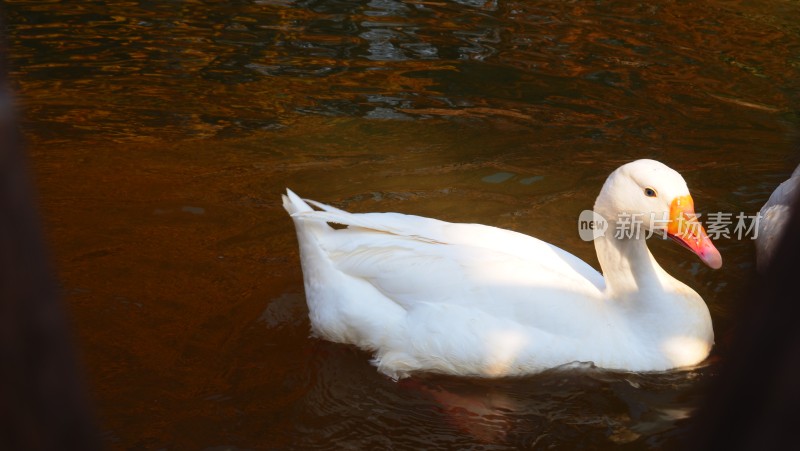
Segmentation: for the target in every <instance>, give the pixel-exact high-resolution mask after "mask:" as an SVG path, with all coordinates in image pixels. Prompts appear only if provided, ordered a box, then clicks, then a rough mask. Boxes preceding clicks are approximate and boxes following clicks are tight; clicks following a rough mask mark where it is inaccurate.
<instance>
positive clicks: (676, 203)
mask: <svg viewBox="0 0 800 451" xmlns="http://www.w3.org/2000/svg"><path fill="white" fill-rule="evenodd" d="M667 236H668V237H670V238H672V240H673V241H675V242H677V243H678V244H680V245H681V246H683V247H685V248H687V249H689V250H690V251H692V252H694V253H695V254H697V256H698V257H700V260H703V262H704V263H705V264H706V265H708V266H710V267H711V268H713V269H719V268H720V267H722V256H721V255H719V251H718V250H717V248H716V247H714V244H713V243H712V242H711V238H709V237H708V235H706V231H705V230H704V229H703V226H702V225H700V221H698V220H697V215H696V214H695V212H694V201H693V200H692V196H689V195H686V196H680V197H676V198H675V200H673V201H672V204H671V205H670V208H669V225H668V226H667Z"/></svg>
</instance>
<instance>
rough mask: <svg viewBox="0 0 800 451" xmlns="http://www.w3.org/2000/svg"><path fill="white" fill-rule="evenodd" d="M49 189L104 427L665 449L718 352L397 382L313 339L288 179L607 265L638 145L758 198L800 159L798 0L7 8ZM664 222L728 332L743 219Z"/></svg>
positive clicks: (670, 261)
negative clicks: (592, 238) (581, 233)
mask: <svg viewBox="0 0 800 451" xmlns="http://www.w3.org/2000/svg"><path fill="white" fill-rule="evenodd" d="M2 9H3V12H4V15H5V18H6V29H7V34H8V36H9V38H8V41H9V48H10V59H11V63H12V65H13V74H12V75H13V79H14V83H15V86H16V87H17V89H18V91H19V97H20V100H19V102H20V107H21V110H22V112H23V114H24V124H23V125H24V130H25V133H26V136H27V138H28V141H29V151H30V153H31V156H32V163H33V166H34V169H35V172H36V176H37V182H38V190H39V193H40V201H41V205H42V209H43V216H44V220H45V224H46V227H47V230H48V236H49V239H50V241H51V243H52V247H53V249H54V254H55V260H56V264H57V267H58V270H59V273H60V277H61V280H62V282H63V286H64V293H65V297H66V300H67V301H68V303H69V306H70V308H71V311H72V313H73V318H74V325H75V328H76V333H77V336H78V342H79V344H80V346H81V349H82V352H83V355H84V360H85V362H86V364H87V367H88V370H87V371H88V375H89V379H90V382H91V384H92V388H93V393H94V396H95V398H96V400H97V405H98V410H99V413H100V416H101V418H102V427H103V431H104V438H105V440H106V443H107V444H108V445H109V447H111V448H113V449H170V450H173V449H174V450H180V449H209V450H217V449H233V450H236V449H239V450H242V449H271V448H290V447H299V448H305V449H341V448H350V449H356V448H364V449H370V448H372V449H376V448H389V447H394V448H400V449H410V448H430V449H437V448H438V449H454V448H470V447H477V448H482V449H507V448H517V447H532V448H548V447H550V446H558V447H559V448H566V449H569V448H574V447H584V448H596V447H613V446H619V445H628V446H631V447H633V448H659V447H677V446H678V444H679V441H680V440H681V439H682V437H684V436H685V434H686V421H685V420H686V418H688V417H689V416H690V415H691V413H692V411H693V409H695V407H696V406H697V405H698V404H699V403H700V401H701V400H702V393H703V387H704V386H705V385H706V384H709V383H713V381H714V378H715V374H716V369H715V365H714V364H713V361H714V359H715V358H714V357H712V359H711V364H706V365H704V366H702V367H700V368H696V369H692V370H687V371H678V372H671V373H667V374H624V373H609V372H604V371H599V370H596V369H591V368H583V369H570V370H566V371H558V372H550V373H546V374H542V375H537V376H532V377H527V378H521V379H512V380H499V381H493V380H474V379H459V378H451V377H441V376H433V375H420V376H417V377H413V378H411V379H408V380H404V381H401V382H394V381H391V380H389V379H387V378H386V377H384V376H382V375H380V374H379V373H377V371H376V370H375V369H374V368H373V367H372V366H371V365H370V364H369V357H370V356H369V355H368V354H366V353H362V352H360V351H357V350H355V349H353V348H351V347H348V346H343V345H335V344H330V343H327V342H323V341H318V340H314V339H310V338H308V331H309V325H308V319H307V309H306V307H305V301H304V297H303V287H302V276H301V272H300V265H299V261H298V253H297V249H296V241H295V237H294V230H293V227H292V223H291V221H290V220H289V219H288V217H287V216H286V214H285V212H284V211H283V210H282V208H281V207H280V205H279V194H280V192H282V191H283V189H284V188H285V187H291V188H292V189H293V190H295V191H297V192H298V193H300V194H301V195H303V196H307V197H310V198H313V199H317V200H320V201H324V202H329V203H331V204H333V205H336V206H338V207H342V208H346V209H350V210H353V211H399V212H404V213H414V214H421V215H425V216H435V217H438V218H441V219H445V220H450V221H464V222H480V223H484V224H490V225H496V226H500V227H505V228H510V229H514V230H518V231H520V232H524V233H529V234H532V235H535V236H537V237H539V238H542V239H544V240H547V241H550V242H552V243H554V244H556V245H558V246H560V247H563V248H564V249H567V250H569V251H570V252H572V253H574V254H576V255H578V256H580V257H581V258H583V259H585V260H587V261H588V262H590V263H591V264H593V265H595V266H596V258H595V256H594V249H593V247H592V245H591V244H590V243H585V242H583V241H581V240H580V239H579V238H578V233H577V217H578V214H579V212H580V211H581V210H583V209H586V208H589V207H591V205H592V204H593V202H594V198H595V196H596V195H597V193H598V191H599V188H600V186H601V184H602V182H603V181H604V179H605V177H606V176H607V175H608V173H609V172H610V171H612V170H613V169H614V168H615V167H617V166H618V165H619V164H621V163H623V162H627V161H629V160H632V159H636V158H643V157H648V158H655V159H658V160H661V161H663V162H665V163H667V164H668V165H670V166H672V167H674V168H676V169H678V170H679V171H680V172H681V173H682V174H683V175H684V177H685V178H686V180H687V182H688V184H689V187H690V189H691V190H692V193H693V196H694V199H695V204H696V207H697V209H698V211H700V212H704V213H708V212H717V211H722V212H733V213H734V214H736V213H738V212H744V213H745V214H747V215H752V214H754V213H755V212H756V211H757V210H758V208H759V207H760V205H761V204H763V202H764V201H765V200H766V199H767V197H768V195H769V193H770V191H771V190H772V189H773V188H774V187H775V186H777V184H778V183H779V182H780V181H782V180H783V179H784V178H786V176H787V175H788V174H789V173H790V172H791V170H792V169H793V167H794V166H795V164H796V163H797V159H796V158H795V157H796V156H795V155H794V153H793V152H794V150H795V149H796V139H797V132H796V131H797V126H798V122H800V120H799V119H798V109H797V106H798V100H800V95H798V93H800V83H799V82H798V80H800V8H798V7H797V5H796V4H795V3H793V2H782V1H776V0H772V1H766V2H745V1H740V2H737V1H732V2H679V3H667V2H665V4H661V5H648V4H646V3H640V2H594V3H588V2H562V1H552V2H500V1H491V0H489V1H482V0H480V1H470V0H462V1H405V2H403V1H392V0H374V1H369V2H368V1H316V2H315V1H306V2H300V1H291V0H286V1H280V0H276V1H265V0H262V1H258V0H254V1H225V2H212V1H205V2H203V1H192V2H166V1H165V2H149V1H114V2H91V3H89V2H63V3H61V2H26V1H6V2H5V3H4V4H3V6H2ZM793 146H795V147H793ZM717 244H718V248H719V250H720V251H721V253H722V255H723V258H724V266H723V268H722V269H721V270H719V271H716V272H714V271H712V270H710V269H708V268H706V267H705V266H703V265H702V264H701V262H700V261H699V260H698V259H697V258H696V257H694V256H692V255H691V254H689V253H688V252H687V251H685V250H684V249H681V248H679V247H678V246H675V245H674V244H672V243H662V242H659V241H657V240H651V248H653V251H654V253H655V254H656V256H657V258H658V259H659V261H660V262H661V263H662V265H663V266H664V268H665V269H667V270H668V271H670V272H671V273H672V274H673V275H675V276H676V277H678V278H679V279H681V280H683V281H685V282H686V283H687V284H689V285H690V286H692V287H693V288H695V289H696V290H697V291H698V292H699V293H700V294H701V295H702V296H703V297H704V299H705V300H706V302H707V303H708V305H709V307H710V309H711V312H712V316H713V319H714V323H715V330H716V334H717V341H718V348H719V347H725V346H726V337H727V336H728V335H729V334H730V332H731V330H732V329H733V327H734V325H735V316H734V312H735V311H736V308H737V306H739V305H741V302H743V299H741V295H742V292H743V290H744V288H745V287H746V286H747V279H748V278H749V277H750V276H751V274H752V271H753V267H754V262H753V248H752V243H751V241H750V240H748V239H744V240H737V239H735V238H734V239H726V238H722V239H720V240H718V241H717Z"/></svg>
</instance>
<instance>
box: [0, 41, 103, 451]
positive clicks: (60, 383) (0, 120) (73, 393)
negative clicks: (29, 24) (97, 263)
mask: <svg viewBox="0 0 800 451" xmlns="http://www.w3.org/2000/svg"><path fill="white" fill-rule="evenodd" d="M2 47H3V46H2V45H0V48H2ZM2 54H7V52H2ZM4 64H5V62H4V61H0V450H82V451H83V450H85V451H91V450H96V449H99V448H100V445H99V440H98V434H97V430H96V429H95V426H94V422H93V419H92V415H91V413H90V408H89V403H88V401H87V399H88V398H87V395H86V390H85V387H84V385H83V381H82V377H81V376H80V371H79V369H78V365H77V364H76V354H75V351H74V348H73V344H72V336H71V334H70V330H69V328H68V326H67V323H68V322H67V319H66V316H65V311H64V308H63V305H62V303H61V299H60V298H59V295H58V286H57V283H56V281H55V278H54V276H53V274H52V271H51V268H50V267H49V264H48V256H47V253H46V251H45V247H44V245H43V238H42V231H41V228H40V223H39V218H38V215H37V212H36V209H35V208H34V205H35V203H34V201H33V194H32V189H31V182H30V179H29V170H28V167H27V163H26V161H25V157H24V153H23V150H22V143H21V139H20V133H19V130H18V129H17V124H16V117H15V109H14V100H13V95H12V93H11V89H10V87H9V85H8V81H7V77H6V75H7V72H6V68H5V66H4Z"/></svg>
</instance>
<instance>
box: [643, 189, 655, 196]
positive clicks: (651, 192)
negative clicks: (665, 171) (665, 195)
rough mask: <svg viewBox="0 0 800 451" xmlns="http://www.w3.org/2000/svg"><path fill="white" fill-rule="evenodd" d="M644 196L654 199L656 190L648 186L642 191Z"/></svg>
mask: <svg viewBox="0 0 800 451" xmlns="http://www.w3.org/2000/svg"><path fill="white" fill-rule="evenodd" d="M644 195H645V196H647V197H656V190H654V189H653V188H650V187H649V186H648V187H647V188H645V189H644Z"/></svg>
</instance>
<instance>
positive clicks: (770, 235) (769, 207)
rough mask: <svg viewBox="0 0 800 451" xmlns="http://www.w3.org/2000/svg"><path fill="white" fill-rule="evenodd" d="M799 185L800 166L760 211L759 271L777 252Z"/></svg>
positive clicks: (757, 251) (757, 247)
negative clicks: (776, 248) (776, 247)
mask: <svg viewBox="0 0 800 451" xmlns="http://www.w3.org/2000/svg"><path fill="white" fill-rule="evenodd" d="M798 185H800V166H798V167H797V168H796V169H795V170H794V172H793V173H792V175H791V177H789V179H788V180H786V181H785V182H783V183H781V184H780V185H778V187H777V188H775V191H773V192H772V194H771V195H770V196H769V199H768V200H767V202H766V203H765V204H764V206H763V207H761V210H760V211H759V212H758V213H759V214H760V215H761V219H760V220H759V222H758V238H757V239H756V260H757V262H758V269H759V271H763V270H764V268H766V265H767V264H768V263H769V261H770V260H771V259H772V255H773V254H774V253H775V246H777V244H778V242H779V241H780V238H781V234H782V232H783V230H784V228H785V226H786V222H787V221H789V216H790V213H791V210H790V206H791V204H792V201H793V200H794V196H795V195H796V192H797V186H798Z"/></svg>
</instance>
